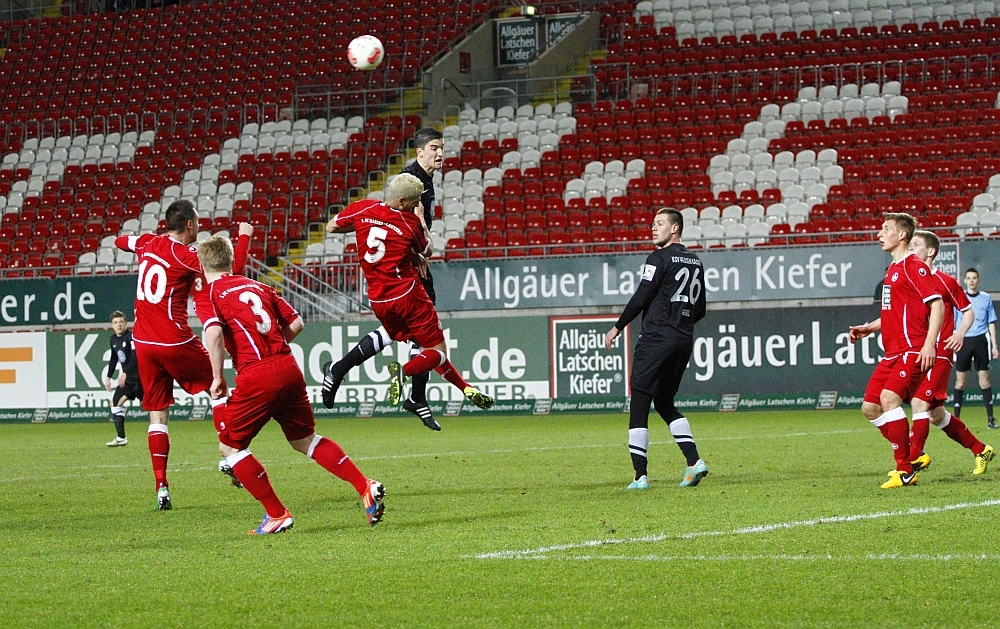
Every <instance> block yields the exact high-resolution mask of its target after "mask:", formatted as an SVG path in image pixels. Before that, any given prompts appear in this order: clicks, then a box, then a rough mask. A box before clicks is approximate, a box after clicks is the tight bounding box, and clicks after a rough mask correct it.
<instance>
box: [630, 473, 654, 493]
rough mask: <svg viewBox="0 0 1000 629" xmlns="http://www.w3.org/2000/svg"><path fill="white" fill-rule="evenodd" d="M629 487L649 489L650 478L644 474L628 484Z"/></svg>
mask: <svg viewBox="0 0 1000 629" xmlns="http://www.w3.org/2000/svg"><path fill="white" fill-rule="evenodd" d="M627 489H649V479H648V478H646V475H645V474H643V475H642V476H640V477H639V478H637V479H635V480H634V481H632V482H631V483H629V484H628V487H627Z"/></svg>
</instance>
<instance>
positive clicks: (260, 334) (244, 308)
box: [205, 274, 299, 373]
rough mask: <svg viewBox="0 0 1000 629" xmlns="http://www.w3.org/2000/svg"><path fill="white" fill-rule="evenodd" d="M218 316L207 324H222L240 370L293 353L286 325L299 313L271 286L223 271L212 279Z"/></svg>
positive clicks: (211, 293)
mask: <svg viewBox="0 0 1000 629" xmlns="http://www.w3.org/2000/svg"><path fill="white" fill-rule="evenodd" d="M208 295H209V299H210V301H211V306H212V308H213V309H214V316H213V317H211V318H210V319H209V320H208V321H206V322H205V328H208V327H210V326H213V325H221V326H222V334H223V337H224V338H225V342H226V351H228V352H229V355H230V356H231V357H232V359H233V365H234V366H235V367H236V372H237V373H240V372H242V371H243V370H244V369H245V368H246V367H249V366H252V365H253V364H254V363H255V362H258V361H261V360H265V359H267V358H270V357H272V356H277V355H279V354H290V353H291V351H292V348H291V347H289V346H288V342H287V341H285V335H284V332H283V329H284V327H285V326H287V325H288V324H290V323H291V322H293V321H295V319H297V318H298V316H299V313H298V312H296V311H295V308H292V306H291V304H289V303H288V302H287V301H285V300H284V299H282V298H281V297H279V296H278V293H276V292H275V291H274V289H273V288H271V287H270V286H266V285H264V284H261V283H260V282H256V281H254V280H251V279H247V278H245V277H243V276H240V275H229V274H227V275H223V276H222V277H220V278H218V279H216V280H214V281H212V282H209V284H208Z"/></svg>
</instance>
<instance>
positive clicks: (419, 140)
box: [323, 127, 444, 430]
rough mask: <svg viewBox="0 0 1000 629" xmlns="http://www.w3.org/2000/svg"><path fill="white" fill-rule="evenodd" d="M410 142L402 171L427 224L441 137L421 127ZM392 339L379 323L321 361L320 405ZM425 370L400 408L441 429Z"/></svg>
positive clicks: (430, 289) (427, 282) (430, 286)
mask: <svg viewBox="0 0 1000 629" xmlns="http://www.w3.org/2000/svg"><path fill="white" fill-rule="evenodd" d="M413 146H414V147H415V148H416V150H417V159H415V160H413V161H412V162H411V163H409V164H407V165H406V167H405V168H403V170H402V172H404V173H408V174H411V175H413V176H414V177H416V178H417V179H419V180H420V182H421V183H423V184H424V192H423V194H421V195H420V204H421V206H422V207H423V210H424V222H426V223H427V226H428V227H430V224H431V221H433V220H434V177H433V175H434V172H435V171H436V170H438V169H440V168H441V164H442V163H443V161H444V140H443V136H442V134H441V132H440V131H438V130H437V129H433V128H430V127H428V128H425V129H421V130H420V131H417V133H416V134H415V135H414V136H413ZM420 262H421V264H420V265H419V266H418V268H419V270H420V279H421V281H422V282H423V285H424V288H425V289H426V290H427V296H428V297H430V298H431V302H432V303H437V298H436V295H435V293H434V278H433V277H431V272H430V268H429V267H428V266H427V261H426V260H421V261H420ZM390 343H392V339H390V338H389V335H388V333H386V331H385V329H384V328H382V327H381V326H380V327H379V328H378V329H376V330H373V331H371V332H369V333H368V334H367V335H366V336H365V337H364V338H362V339H361V341H359V342H358V344H357V345H355V346H354V348H353V349H351V351H350V352H348V353H347V355H346V356H344V358H342V359H341V360H340V361H338V362H336V363H333V362H328V363H326V364H325V365H323V405H324V406H326V407H327V408H333V403H334V398H335V397H336V395H337V389H338V388H339V387H340V383H341V381H342V380H343V379H344V376H346V375H347V372H348V371H350V370H351V369H352V368H353V367H357V366H358V365H360V364H361V363H363V362H365V361H366V360H368V359H369V358H371V357H372V356H374V355H375V354H377V353H379V352H381V351H382V350H383V349H385V347H386V346H388V345H389V344H390ZM419 353H420V348H419V347H416V346H414V347H411V348H410V356H411V357H412V356H416V355H417V354H419ZM428 378H429V375H428V374H426V373H423V374H418V375H416V376H413V384H412V386H411V387H410V396H409V397H408V398H407V399H406V400H405V401H404V402H403V408H404V409H406V410H407V411H409V412H411V413H413V414H414V415H416V416H417V417H419V418H420V421H422V422H423V423H424V425H425V426H427V427H428V428H430V429H431V430H441V425H440V424H438V423H437V420H436V419H434V415H433V414H432V413H431V409H430V407H429V406H428V405H427V380H428Z"/></svg>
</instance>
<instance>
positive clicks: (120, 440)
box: [105, 437, 128, 448]
mask: <svg viewBox="0 0 1000 629" xmlns="http://www.w3.org/2000/svg"><path fill="white" fill-rule="evenodd" d="M105 445H106V446H108V447H109V448H117V447H118V446H127V445H128V437H115V438H114V439H112V440H111V441H109V442H107V443H106V444H105Z"/></svg>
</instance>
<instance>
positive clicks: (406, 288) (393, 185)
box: [323, 173, 493, 409]
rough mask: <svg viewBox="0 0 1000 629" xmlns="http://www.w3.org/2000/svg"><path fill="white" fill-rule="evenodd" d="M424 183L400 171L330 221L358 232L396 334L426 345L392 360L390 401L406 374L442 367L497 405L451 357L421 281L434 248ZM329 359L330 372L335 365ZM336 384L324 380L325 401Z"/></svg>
mask: <svg viewBox="0 0 1000 629" xmlns="http://www.w3.org/2000/svg"><path fill="white" fill-rule="evenodd" d="M423 190H424V185H423V184H422V183H421V182H420V180H419V179H417V178H416V177H414V176H413V175H410V174H407V173H401V174H399V175H396V176H395V177H394V178H393V179H392V181H391V182H389V187H388V189H387V190H386V195H385V196H386V201H385V202H384V203H383V202H381V201H375V200H371V199H366V200H363V201H356V202H354V203H352V204H350V205H348V206H347V207H346V208H344V210H343V211H342V212H340V213H339V214H337V215H336V216H335V217H334V218H332V219H330V222H329V223H328V224H327V226H326V230H327V231H328V232H332V233H349V232H352V231H353V232H355V240H356V241H357V243H358V257H359V258H360V263H361V270H362V272H363V273H364V275H365V280H367V282H368V300H369V301H370V302H371V306H372V310H373V311H374V312H375V316H377V317H378V320H379V321H380V322H381V323H382V327H383V328H384V329H385V331H386V333H387V334H388V335H389V337H390V338H392V339H393V340H396V341H411V342H413V343H415V344H416V345H418V346H419V347H421V348H423V349H422V350H421V351H420V353H419V354H416V355H411V358H410V361H409V362H407V363H406V364H405V365H402V367H401V366H400V364H399V363H398V362H395V361H393V362H391V363H389V376H390V380H389V402H390V403H391V404H398V403H399V400H400V398H401V397H402V393H403V383H404V378H405V377H408V376H414V375H416V374H421V373H427V372H428V371H430V370H431V369H434V370H436V371H437V372H438V373H439V374H441V376H442V377H443V378H444V379H445V380H447V381H448V382H450V383H452V384H453V385H455V386H456V387H458V389H459V390H460V391H462V393H463V394H464V395H465V396H466V397H467V398H469V400H470V401H471V402H472V403H473V404H475V405H476V406H478V407H479V408H484V409H485V408H489V407H491V406H493V398H492V397H490V396H488V395H486V394H485V393H482V392H481V391H479V390H478V389H476V388H475V387H473V386H471V385H469V383H468V382H466V381H465V379H464V378H462V376H461V375H460V374H459V373H458V371H457V370H456V369H455V367H454V366H453V365H452V364H451V361H449V360H448V354H447V347H446V346H445V341H444V333H443V332H442V330H441V321H440V320H439V319H438V316H437V311H436V310H435V309H434V304H433V303H432V302H431V300H430V298H429V297H428V296H427V291H426V290H424V286H423V284H422V283H421V281H420V276H419V273H418V270H417V265H418V264H426V256H428V255H430V253H431V243H430V238H429V235H430V234H429V232H428V231H427V224H426V223H425V222H424V217H423V215H422V214H421V213H420V212H419V210H417V211H414V210H415V209H417V208H418V206H419V204H420V195H421V194H422V193H423ZM328 367H329V364H327V365H324V369H323V371H324V373H327V372H328V371H329V369H328ZM335 395H336V388H335V385H330V386H328V385H327V382H326V380H324V383H323V396H324V402H326V401H327V400H329V401H330V403H331V404H332V402H333V397H334V396H335Z"/></svg>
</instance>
